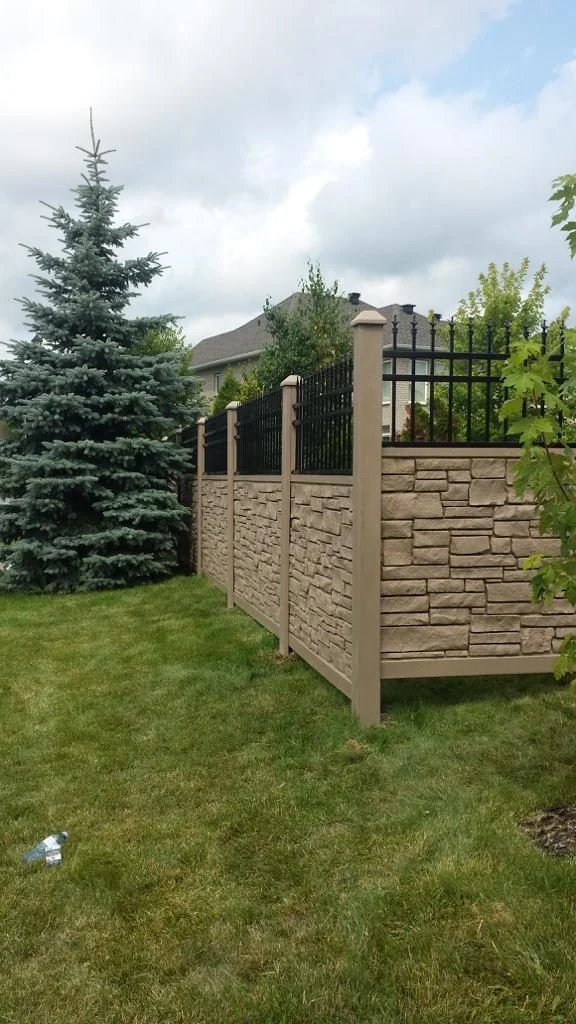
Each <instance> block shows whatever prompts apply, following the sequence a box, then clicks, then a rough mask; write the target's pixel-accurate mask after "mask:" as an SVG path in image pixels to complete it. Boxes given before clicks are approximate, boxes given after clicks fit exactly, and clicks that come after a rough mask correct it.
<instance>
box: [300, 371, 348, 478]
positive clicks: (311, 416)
mask: <svg viewBox="0 0 576 1024" xmlns="http://www.w3.org/2000/svg"><path fill="white" fill-rule="evenodd" d="M352 393H353V362H352V359H351V358H348V359H345V360H343V361H342V362H341V363H336V364H335V365H334V366H327V367H326V368H325V369H322V370H318V371H317V372H316V373H312V374H310V376H308V377H304V378H303V379H302V380H301V381H300V382H299V383H298V385H297V388H296V404H295V406H294V411H295V420H294V426H295V428H296V472H298V473H327V474H349V473H351V472H352Z"/></svg>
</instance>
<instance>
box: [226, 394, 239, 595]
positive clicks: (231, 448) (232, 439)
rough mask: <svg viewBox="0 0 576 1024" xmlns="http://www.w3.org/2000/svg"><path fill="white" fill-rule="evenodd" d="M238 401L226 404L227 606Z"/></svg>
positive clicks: (230, 581) (230, 591)
mask: <svg viewBox="0 0 576 1024" xmlns="http://www.w3.org/2000/svg"><path fill="white" fill-rule="evenodd" d="M239 405H240V402H229V403H228V405H227V406H226V427H227V442H228V451H227V461H226V465H227V477H228V508H227V510H226V512H227V518H228V530H227V534H228V543H227V551H228V566H227V573H226V593H227V598H228V601H227V604H228V607H229V608H233V607H234V478H235V476H236V465H237V456H236V420H237V419H238V406H239Z"/></svg>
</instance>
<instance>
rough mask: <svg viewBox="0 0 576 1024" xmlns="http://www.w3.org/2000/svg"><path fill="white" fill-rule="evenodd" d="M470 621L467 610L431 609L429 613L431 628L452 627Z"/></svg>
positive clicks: (468, 610)
mask: <svg viewBox="0 0 576 1024" xmlns="http://www.w3.org/2000/svg"><path fill="white" fill-rule="evenodd" d="M469 620H470V609H469V608H443V609H439V610H435V609H433V610H432V611H431V612H430V624H431V625H432V626H454V625H458V624H460V623H462V622H468V621H469Z"/></svg>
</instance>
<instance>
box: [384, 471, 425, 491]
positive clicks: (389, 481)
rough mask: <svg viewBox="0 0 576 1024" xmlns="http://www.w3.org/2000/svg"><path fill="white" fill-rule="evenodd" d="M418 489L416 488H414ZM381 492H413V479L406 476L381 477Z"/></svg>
mask: <svg viewBox="0 0 576 1024" xmlns="http://www.w3.org/2000/svg"><path fill="white" fill-rule="evenodd" d="M416 489H418V488H416ZM382 490H383V491H413V490H414V478H413V477H411V476H408V475H405V476H383V477H382Z"/></svg>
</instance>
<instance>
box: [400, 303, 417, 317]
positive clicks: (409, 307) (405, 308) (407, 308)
mask: <svg viewBox="0 0 576 1024" xmlns="http://www.w3.org/2000/svg"><path fill="white" fill-rule="evenodd" d="M414 307H415V304H414V303H413V302H403V303H402V312H403V313H408V315H409V316H411V315H412V313H413V312H414Z"/></svg>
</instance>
